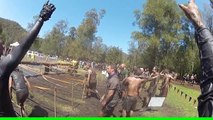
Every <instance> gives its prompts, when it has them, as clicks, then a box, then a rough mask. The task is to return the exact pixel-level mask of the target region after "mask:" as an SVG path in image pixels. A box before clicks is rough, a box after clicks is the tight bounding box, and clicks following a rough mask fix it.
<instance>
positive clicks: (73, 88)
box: [71, 83, 74, 107]
mask: <svg viewBox="0 0 213 120" xmlns="http://www.w3.org/2000/svg"><path fill="white" fill-rule="evenodd" d="M73 90H74V86H73V83H72V97H71V98H72V100H71V105H72V107H73V93H74V91H73Z"/></svg>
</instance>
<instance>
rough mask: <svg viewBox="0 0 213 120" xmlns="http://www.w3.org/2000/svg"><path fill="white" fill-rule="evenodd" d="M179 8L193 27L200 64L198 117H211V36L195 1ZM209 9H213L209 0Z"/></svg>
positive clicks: (212, 75) (212, 43)
mask: <svg viewBox="0 0 213 120" xmlns="http://www.w3.org/2000/svg"><path fill="white" fill-rule="evenodd" d="M179 7H180V8H181V9H182V10H183V12H184V13H185V15H186V16H187V17H188V18H189V20H190V21H191V22H192V23H193V25H194V27H195V40H196V42H197V45H198V48H199V53H200V55H199V57H200V62H201V67H200V68H201V73H202V74H201V79H200V88H201V95H200V96H199V97H198V114H199V117H213V69H212V66H213V52H212V51H213V36H212V34H211V32H210V31H209V29H208V28H207V27H206V26H205V25H204V23H203V21H202V17H201V14H200V11H199V9H198V7H197V5H196V4H195V0H190V1H189V3H188V4H187V5H183V4H180V5H179ZM211 7H213V4H212V0H211Z"/></svg>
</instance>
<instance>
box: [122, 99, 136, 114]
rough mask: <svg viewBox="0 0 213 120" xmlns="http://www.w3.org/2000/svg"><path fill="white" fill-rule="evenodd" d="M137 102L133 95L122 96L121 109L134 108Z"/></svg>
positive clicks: (128, 110) (129, 109)
mask: <svg viewBox="0 0 213 120" xmlns="http://www.w3.org/2000/svg"><path fill="white" fill-rule="evenodd" d="M136 104H137V97H135V96H126V97H124V98H123V104H122V106H123V109H124V110H126V111H127V112H130V111H131V110H135V108H136Z"/></svg>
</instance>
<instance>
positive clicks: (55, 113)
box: [54, 87, 57, 117]
mask: <svg viewBox="0 0 213 120" xmlns="http://www.w3.org/2000/svg"><path fill="white" fill-rule="evenodd" d="M56 91H57V90H56V87H54V115H55V117H57V112H56Z"/></svg>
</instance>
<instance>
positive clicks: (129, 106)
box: [122, 68, 145, 117]
mask: <svg viewBox="0 0 213 120" xmlns="http://www.w3.org/2000/svg"><path fill="white" fill-rule="evenodd" d="M141 77H142V71H141V69H140V68H138V69H137V70H136V71H135V72H134V75H133V76H130V77H127V78H126V79H125V80H124V82H123V84H124V86H125V88H126V91H125V92H126V94H125V96H124V97H123V99H122V100H123V102H122V103H123V104H122V107H123V110H122V116H123V117H130V116H132V115H133V112H134V110H135V107H136V104H137V99H138V97H139V98H141V97H140V89H141V86H142V83H143V82H145V79H142V78H141Z"/></svg>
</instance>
